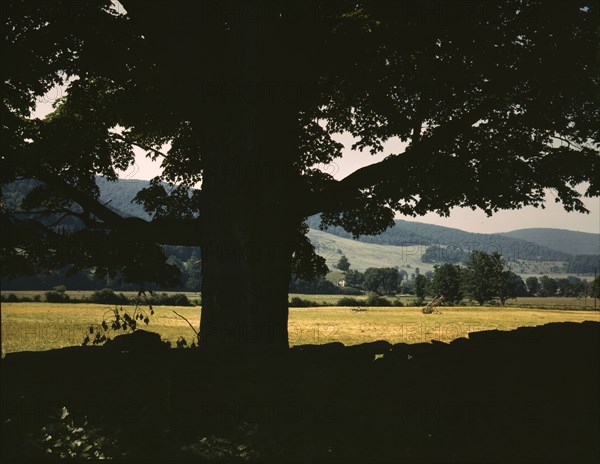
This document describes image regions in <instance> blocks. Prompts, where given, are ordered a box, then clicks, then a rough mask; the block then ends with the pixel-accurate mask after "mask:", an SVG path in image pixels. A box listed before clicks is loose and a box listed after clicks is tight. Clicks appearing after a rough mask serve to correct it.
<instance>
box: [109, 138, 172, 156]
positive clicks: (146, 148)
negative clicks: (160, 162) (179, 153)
mask: <svg viewBox="0 0 600 464" xmlns="http://www.w3.org/2000/svg"><path fill="white" fill-rule="evenodd" d="M110 135H111V137H114V138H117V139H119V140H122V141H123V142H126V143H129V144H130V145H135V146H136V147H140V148H141V149H142V150H146V151H151V152H154V153H156V154H157V155H159V156H162V157H163V158H168V157H169V155H167V154H166V153H163V152H162V151H160V150H157V149H156V148H152V147H149V146H148V145H145V144H141V143H139V142H135V141H133V140H131V139H129V138H128V137H125V136H124V135H122V134H117V133H116V132H111V133H110Z"/></svg>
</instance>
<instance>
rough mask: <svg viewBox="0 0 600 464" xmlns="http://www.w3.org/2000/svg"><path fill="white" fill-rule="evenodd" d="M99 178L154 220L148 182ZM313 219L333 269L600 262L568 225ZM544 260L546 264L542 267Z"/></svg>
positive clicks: (109, 192)
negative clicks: (486, 255)
mask: <svg viewBox="0 0 600 464" xmlns="http://www.w3.org/2000/svg"><path fill="white" fill-rule="evenodd" d="M97 182H98V186H99V188H100V192H101V194H100V200H101V201H102V202H103V203H107V206H108V207H109V208H112V209H114V210H115V211H117V212H119V213H120V214H123V215H126V216H136V217H141V218H144V219H149V217H150V216H149V215H148V214H147V213H146V212H145V211H144V210H143V207H142V206H141V205H139V204H137V203H132V199H133V198H134V196H135V194H136V193H137V192H138V191H139V190H141V189H142V188H144V187H146V186H147V185H148V181H145V180H134V179H131V180H130V179H126V180H118V181H116V182H109V181H107V180H106V179H103V178H98V179H97ZM31 187H32V183H31V182H25V183H23V184H18V183H13V184H9V185H8V186H6V187H5V188H4V190H3V193H4V194H5V200H6V201H7V203H9V204H11V206H15V204H16V202H17V201H18V199H19V198H22V197H23V196H24V195H25V193H26V192H27V191H28V189H29V188H31ZM307 223H308V225H309V227H310V228H311V230H310V232H309V238H310V239H311V241H312V242H313V244H314V245H315V247H316V250H317V252H318V253H319V254H321V255H322V256H324V257H325V258H326V259H327V262H328V265H329V267H330V268H332V267H333V265H334V264H335V263H337V260H339V257H340V256H341V254H342V253H343V254H345V255H346V256H347V257H348V258H349V259H350V261H351V263H352V265H353V268H354V269H357V270H364V269H366V268H367V267H387V266H399V267H400V268H402V267H406V269H407V272H409V271H408V270H409V269H410V268H414V267H420V269H421V270H422V271H423V272H426V271H427V270H431V269H432V268H433V264H434V263H436V262H446V261H449V262H461V261H462V260H464V259H465V258H466V256H468V253H469V252H470V251H472V250H483V251H487V252H492V251H498V252H500V253H502V254H503V255H504V256H505V258H506V259H507V260H508V261H509V262H511V265H513V267H514V268H515V271H516V272H520V273H522V274H533V273H566V272H573V273H578V272H588V273H589V272H593V268H594V266H597V265H598V260H599V258H598V255H600V234H591V233H584V232H574V231H568V230H562V229H546V228H536V229H522V230H515V231H512V232H508V233H498V234H480V233H473V232H466V231H463V230H460V229H454V228H450V227H443V226H437V225H431V224H425V223H419V222H413V221H404V220H396V222H395V225H394V227H392V228H390V229H388V230H386V231H385V232H383V233H382V234H380V235H377V236H361V237H360V238H359V239H358V240H354V239H352V236H351V234H350V233H348V232H346V231H344V230H343V229H341V228H340V227H331V228H328V229H327V230H326V231H321V230H318V227H319V223H320V219H319V216H311V217H309V218H308V219H307ZM576 255H586V256H576ZM532 263H537V264H532ZM539 263H545V264H544V265H543V266H541V267H540V265H539ZM582 263H583V267H582ZM584 269H585V270H584ZM409 274H410V272H409Z"/></svg>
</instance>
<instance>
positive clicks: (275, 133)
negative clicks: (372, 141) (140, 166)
mask: <svg viewBox="0 0 600 464" xmlns="http://www.w3.org/2000/svg"><path fill="white" fill-rule="evenodd" d="M263 26H264V25H261V24H252V23H249V24H246V25H244V27H240V29H239V30H238V32H237V34H238V35H236V36H235V37H233V38H232V39H231V40H232V47H231V54H230V56H228V57H227V59H228V60H229V61H228V65H227V66H226V68H227V67H229V69H227V70H226V74H227V75H226V76H221V77H220V78H219V80H218V84H217V87H216V88H212V89H211V94H210V95H209V96H208V99H209V100H210V99H211V98H212V99H213V101H208V102H207V103H208V104H212V105H214V111H213V112H211V119H210V121H207V120H204V121H202V122H200V124H202V125H203V127H202V128H201V130H203V131H204V132H206V131H207V130H208V131H210V134H209V136H208V137H205V138H204V139H203V140H202V141H201V145H202V146H203V150H202V160H203V165H204V175H203V184H202V191H203V198H202V203H203V207H202V210H201V222H202V228H203V230H202V243H201V253H202V317H201V324H200V345H201V346H202V347H205V348H218V349H226V350H235V351H248V350H278V349H285V348H287V347H288V334H287V321H288V285H289V280H290V267H291V258H292V251H293V250H292V247H293V239H294V235H295V231H296V228H297V227H298V223H299V221H300V219H301V218H300V217H298V216H297V214H296V213H294V212H293V211H292V208H291V205H292V203H294V202H293V201H292V200H293V197H294V194H295V191H297V190H298V184H297V182H296V180H297V179H298V177H297V173H296V172H295V171H294V168H293V164H292V162H293V160H294V159H296V157H297V152H298V132H297V131H298V127H297V126H298V123H297V109H296V108H297V106H296V104H295V102H294V101H290V100H289V99H286V98H285V96H286V95H285V92H286V91H287V90H288V86H287V85H286V82H289V81H287V79H288V77H289V72H288V71H289V69H286V67H285V66H284V67H283V68H282V67H281V65H282V63H281V57H282V56H283V55H282V53H284V52H285V50H283V49H282V48H285V45H283V44H281V43H277V42H276V41H273V40H272V37H273V36H270V34H269V33H268V30H265V28H264V27H263ZM204 114H206V113H204ZM196 123H198V122H196Z"/></svg>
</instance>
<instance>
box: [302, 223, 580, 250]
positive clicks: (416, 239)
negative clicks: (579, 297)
mask: <svg viewBox="0 0 600 464" xmlns="http://www.w3.org/2000/svg"><path fill="white" fill-rule="evenodd" d="M319 223H320V218H319V216H318V215H316V216H311V217H310V218H308V224H309V226H310V227H311V228H314V229H316V228H318V227H319ZM326 232H329V233H331V234H333V235H336V236H338V237H342V238H349V239H351V238H352V235H351V234H350V233H348V232H346V231H345V230H344V229H342V228H341V227H329V228H327V229H326ZM358 240H359V241H360V242H363V243H372V244H377V245H396V246H407V245H412V246H414V245H432V246H442V247H451V248H453V249H461V250H465V251H471V250H483V251H487V252H492V251H498V252H500V253H502V254H503V255H504V256H505V257H506V258H508V259H511V260H515V259H520V260H527V261H568V260H569V258H570V257H571V253H569V252H566V251H564V250H561V249H551V248H548V247H546V246H544V245H541V244H538V243H534V242H531V241H527V240H523V239H519V238H513V237H509V236H506V235H504V234H477V233H473V232H466V231H464V230H460V229H453V228H450V227H442V226H436V225H432V224H424V223H420V222H413V221H404V220H401V219H397V220H396V221H395V225H394V226H393V227H392V228H390V229H388V230H386V231H384V232H383V233H381V234H379V235H366V236H361V237H359V238H358Z"/></svg>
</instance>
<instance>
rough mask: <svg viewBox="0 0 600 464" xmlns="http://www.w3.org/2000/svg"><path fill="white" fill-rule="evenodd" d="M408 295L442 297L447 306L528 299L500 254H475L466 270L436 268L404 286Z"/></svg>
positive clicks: (466, 264)
mask: <svg viewBox="0 0 600 464" xmlns="http://www.w3.org/2000/svg"><path fill="white" fill-rule="evenodd" d="M403 290H406V291H407V293H413V294H414V295H416V296H417V298H419V299H421V300H422V299H424V298H425V297H427V296H433V295H443V296H444V300H445V301H446V302H448V303H457V302H459V301H461V300H462V299H463V298H465V297H466V298H470V299H473V300H475V301H477V302H478V303H479V304H484V303H487V302H491V301H494V300H499V301H500V302H501V303H502V304H504V303H505V302H506V300H508V299H509V298H516V297H519V296H527V295H528V291H527V286H526V285H525V282H523V279H522V278H521V277H520V276H519V275H517V274H516V273H514V272H513V271H512V270H510V269H509V268H507V265H506V263H505V261H504V258H503V257H502V255H501V254H500V253H497V252H494V253H485V252H483V251H473V252H472V253H471V254H470V255H469V257H468V259H467V260H466V262H465V264H464V265H463V266H460V265H457V264H452V263H445V264H439V265H438V264H436V265H435V266H434V272H433V274H432V275H428V274H420V273H419V274H417V275H416V276H415V279H414V284H413V285H412V287H411V286H409V285H406V286H403Z"/></svg>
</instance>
